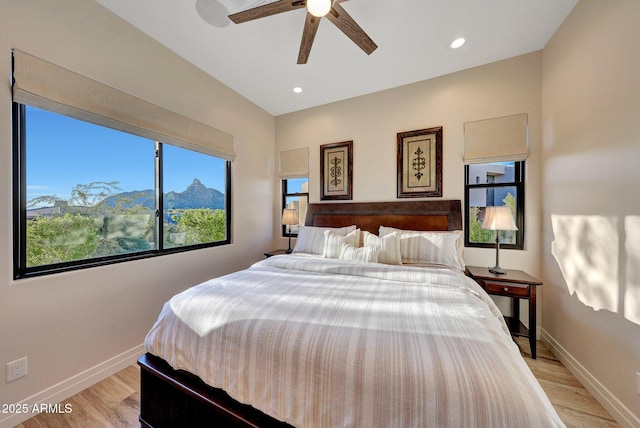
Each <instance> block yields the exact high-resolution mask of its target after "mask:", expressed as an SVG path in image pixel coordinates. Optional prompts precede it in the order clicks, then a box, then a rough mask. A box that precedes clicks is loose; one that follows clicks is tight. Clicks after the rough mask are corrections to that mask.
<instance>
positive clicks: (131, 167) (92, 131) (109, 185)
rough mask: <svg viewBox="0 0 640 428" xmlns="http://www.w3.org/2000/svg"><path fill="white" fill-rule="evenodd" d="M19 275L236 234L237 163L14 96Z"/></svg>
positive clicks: (192, 245) (187, 246)
mask: <svg viewBox="0 0 640 428" xmlns="http://www.w3.org/2000/svg"><path fill="white" fill-rule="evenodd" d="M14 125H15V126H14V132H15V137H14V144H15V153H16V156H15V161H14V168H15V177H16V179H15V187H16V195H17V197H16V199H15V212H16V221H15V235H16V238H17V239H16V245H15V253H16V257H15V258H16V260H15V277H16V278H19V277H24V276H30V275H37V274H44V273H51V272H58V271H62V270H68V269H75V268H80V267H88V266H94V265H98V264H104V263H112V262H116V261H124V260H131V259H133V258H139V257H149V256H153V255H157V254H162V253H165V252H171V251H180V250H184V249H193V248H201V247H206V246H212V245H220V244H225V243H229V242H230V237H229V231H230V227H229V224H230V222H229V201H230V199H229V198H230V195H229V189H230V183H229V177H230V162H229V161H227V160H225V159H222V158H218V157H215V156H211V155H207V154H203V153H200V152H197V151H192V150H187V149H185V148H181V147H176V146H173V145H170V144H166V143H165V144H163V142H161V141H160V142H157V141H154V140H152V139H148V138H143V137H140V136H137V135H133V134H131V133H127V132H123V131H119V130H115V129H111V128H107V127H104V126H100V125H96V124H93V123H89V122H86V121H83V120H79V119H76V118H73V117H69V116H65V115H62V114H59V113H56V112H53V111H48V110H45V109H41V108H36V107H32V106H29V105H25V104H19V103H14Z"/></svg>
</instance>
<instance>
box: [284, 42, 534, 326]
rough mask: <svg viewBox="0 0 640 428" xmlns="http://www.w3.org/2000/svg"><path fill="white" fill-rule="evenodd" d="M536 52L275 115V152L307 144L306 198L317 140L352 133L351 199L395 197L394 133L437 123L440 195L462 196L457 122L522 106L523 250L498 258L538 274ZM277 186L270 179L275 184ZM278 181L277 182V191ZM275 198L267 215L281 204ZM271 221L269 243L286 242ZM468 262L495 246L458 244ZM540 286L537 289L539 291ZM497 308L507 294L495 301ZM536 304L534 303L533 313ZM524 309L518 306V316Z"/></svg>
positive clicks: (505, 304) (314, 196) (490, 257)
mask: <svg viewBox="0 0 640 428" xmlns="http://www.w3.org/2000/svg"><path fill="white" fill-rule="evenodd" d="M541 61H542V54H541V52H535V53H531V54H528V55H524V56H520V57H516V58H512V59H509V60H505V61H500V62H496V63H493V64H489V65H485V66H481V67H477V68H473V69H470V70H466V71H462V72H458V73H454V74H449V75H446V76H443V77H439V78H435V79H430V80H426V81H422V82H418V83H415V84H411V85H407V86H402V87H399V88H395V89H390V90H387V91H383V92H378V93H375V94H370V95H365V96H362V97H358V98H353V99H350V100H346V101H342V102H337V103H333V104H329V105H325V106H321V107H317V108H312V109H308V110H303V111H300V112H295V113H291V114H286V115H283V116H278V117H276V154H277V153H279V151H281V150H289V149H293V148H299V147H309V163H310V165H309V168H310V174H309V189H310V195H309V199H310V201H311V202H312V203H313V202H319V199H320V182H319V177H320V171H319V168H320V145H322V144H327V143H336V142H340V141H345V140H353V152H354V156H353V200H354V201H355V202H364V201H393V200H397V198H396V171H397V168H396V134H397V133H398V132H403V131H411V130H416V129H423V128H429V127H433V126H442V127H443V198H445V199H463V197H464V165H463V162H462V149H463V147H462V144H463V124H464V123H465V122H468V121H474V120H479V119H486V118H493V117H501V116H507V115H512V114H518V113H528V116H529V144H530V156H529V159H528V160H527V165H526V225H525V228H526V238H525V250H524V251H514V250H502V251H501V252H500V264H501V265H502V266H507V267H510V268H518V269H523V270H526V271H528V272H529V273H531V274H532V275H539V274H540V257H539V255H540V239H539V237H540V227H539V225H540V197H541V196H540V186H541V180H540V144H541V136H540V111H541V104H540V92H541V85H542V81H541V79H542V74H541V72H542V68H541V67H542V62H541ZM276 187H277V186H276ZM278 189H279V187H277V188H276V192H277V191H278ZM280 205H281V202H280V199H279V197H278V195H276V198H274V216H277V215H278V213H277V211H278V210H279V209H280ZM279 234H280V233H279V230H278V229H277V226H276V227H275V228H274V236H275V237H276V238H275V242H274V248H277V247H280V248H286V245H287V243H286V239H285V238H278V236H279ZM465 260H466V262H467V263H468V264H470V265H479V266H490V265H491V266H493V264H494V262H495V252H494V251H492V250H487V249H471V248H467V249H466V250H465ZM541 291H542V292H543V291H544V290H541ZM498 304H499V305H500V306H501V308H503V310H505V311H508V310H509V304H510V301H508V300H506V301H505V300H498ZM540 310H541V308H540V306H539V307H538V312H540ZM527 313H528V312H527V310H526V308H524V307H523V319H524V320H526V316H527Z"/></svg>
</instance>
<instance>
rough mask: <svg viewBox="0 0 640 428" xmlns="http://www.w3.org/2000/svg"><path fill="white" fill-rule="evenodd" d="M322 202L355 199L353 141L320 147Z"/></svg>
mask: <svg viewBox="0 0 640 428" xmlns="http://www.w3.org/2000/svg"><path fill="white" fill-rule="evenodd" d="M320 185H321V189H320V200H323V201H326V200H351V199H352V198H353V141H343V142H340V143H333V144H323V145H321V146H320Z"/></svg>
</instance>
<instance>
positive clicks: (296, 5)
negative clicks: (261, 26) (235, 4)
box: [229, 0, 307, 24]
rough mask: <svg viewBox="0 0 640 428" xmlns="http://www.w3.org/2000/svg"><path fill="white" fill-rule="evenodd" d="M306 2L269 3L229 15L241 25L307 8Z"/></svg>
mask: <svg viewBox="0 0 640 428" xmlns="http://www.w3.org/2000/svg"><path fill="white" fill-rule="evenodd" d="M306 4H307V2H306V0H280V1H275V2H273V3H268V4H265V5H262V6H258V7H254V8H252V9H248V10H243V11H242V12H238V13H234V14H233V15H229V19H230V20H232V21H233V22H235V23H236V24H240V23H242V22H247V21H253V20H254V19H258V18H264V17H265V16H271V15H275V14H278V13H282V12H289V11H290V10H295V9H300V8H303V7H305V6H306Z"/></svg>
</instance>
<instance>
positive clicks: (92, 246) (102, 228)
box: [27, 181, 155, 266]
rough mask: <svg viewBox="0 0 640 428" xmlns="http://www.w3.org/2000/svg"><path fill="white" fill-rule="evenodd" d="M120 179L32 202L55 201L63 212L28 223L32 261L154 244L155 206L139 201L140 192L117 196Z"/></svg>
mask: <svg viewBox="0 0 640 428" xmlns="http://www.w3.org/2000/svg"><path fill="white" fill-rule="evenodd" d="M120 190H121V189H120V188H119V187H118V182H117V181H111V182H103V181H97V182H93V183H89V184H78V185H76V186H75V187H74V188H73V189H72V191H71V197H70V198H69V200H68V201H64V200H62V199H60V198H58V197H57V196H55V195H53V196H41V197H38V198H35V199H33V200H31V201H29V204H28V205H29V206H42V205H46V204H49V205H51V204H53V205H55V206H58V207H60V210H61V213H60V214H59V215H52V216H41V217H38V218H36V219H35V220H31V221H28V222H27V266H39V265H46V264H52V263H60V262H65V261H72V260H81V259H87V258H93V257H101V256H110V255H116V254H123V253H129V252H135V251H144V250H147V249H150V248H152V243H153V240H154V238H153V228H154V227H155V221H154V219H153V218H152V215H151V212H150V210H149V209H147V208H145V207H143V206H141V205H137V204H135V203H134V202H135V199H136V197H137V196H139V195H140V194H134V195H131V196H128V197H120V198H118V199H113V198H111V197H112V196H113V195H114V194H115V193H116V191H120Z"/></svg>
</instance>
